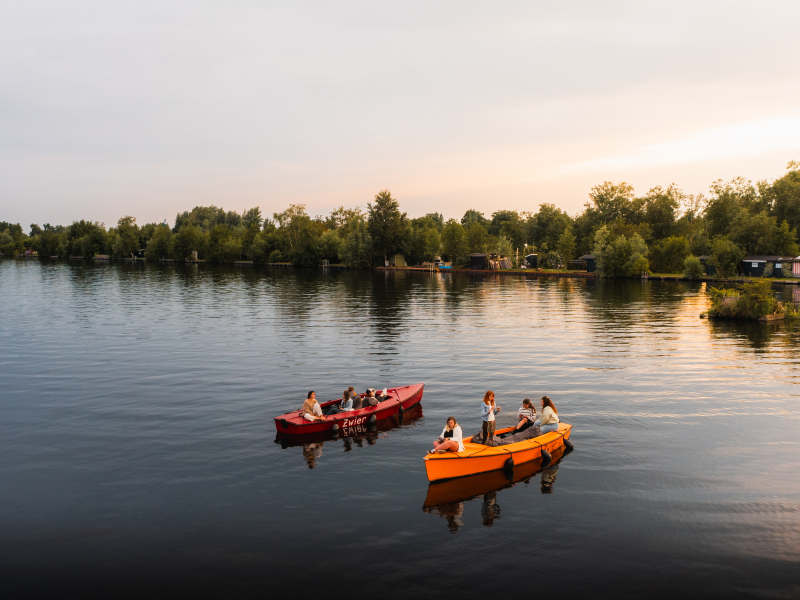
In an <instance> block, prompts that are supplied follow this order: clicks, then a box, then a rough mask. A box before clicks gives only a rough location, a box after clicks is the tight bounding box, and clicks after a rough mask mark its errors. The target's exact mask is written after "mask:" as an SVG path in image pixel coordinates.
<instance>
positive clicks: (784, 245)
mask: <svg viewBox="0 0 800 600" xmlns="http://www.w3.org/2000/svg"><path fill="white" fill-rule="evenodd" d="M773 248H774V252H775V254H780V255H781V256H797V255H798V254H800V248H799V247H798V245H797V230H796V229H792V228H791V227H789V223H788V222H787V221H785V220H784V221H783V222H781V226H780V227H778V230H777V231H776V232H775V244H774V246H773Z"/></svg>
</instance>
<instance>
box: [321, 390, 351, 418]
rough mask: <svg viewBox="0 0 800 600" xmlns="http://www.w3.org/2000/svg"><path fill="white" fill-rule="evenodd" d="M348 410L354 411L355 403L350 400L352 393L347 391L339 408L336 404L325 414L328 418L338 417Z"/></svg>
mask: <svg viewBox="0 0 800 600" xmlns="http://www.w3.org/2000/svg"><path fill="white" fill-rule="evenodd" d="M348 410H353V401H352V400H351V399H350V392H349V391H347V390H345V392H344V395H343V396H342V401H341V402H339V406H336V405H335V404H334V405H333V406H331V407H330V408H329V409H328V412H326V413H325V414H326V415H328V416H330V415H338V414H339V413H343V412H347V411H348Z"/></svg>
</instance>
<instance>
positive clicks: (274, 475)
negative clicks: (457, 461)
mask: <svg viewBox="0 0 800 600" xmlns="http://www.w3.org/2000/svg"><path fill="white" fill-rule="evenodd" d="M0 291H1V292H2V302H1V303H0V390H1V391H0V540H2V541H1V542H0V591H3V592H4V593H6V594H7V593H9V592H11V593H13V594H15V595H19V596H23V595H24V596H26V597H32V596H41V597H53V596H65V595H71V594H74V595H81V596H108V595H113V596H121V595H126V594H130V595H132V596H137V595H144V594H149V593H151V592H154V591H158V592H171V591H174V592H177V591H190V592H192V593H194V594H195V595H205V594H208V595H216V596H219V595H222V594H235V595H236V596H242V595H258V596H269V597H278V596H277V595H278V594H284V593H286V594H293V593H297V592H298V591H300V592H302V593H303V594H321V595H323V596H330V597H338V596H340V595H345V594H347V595H356V594H358V595H363V594H372V595H377V594H380V595H381V596H386V597H439V598H440V597H443V595H444V594H447V593H457V594H459V595H461V594H466V595H467V597H477V595H478V594H498V593H500V594H515V595H516V594H518V593H525V594H526V595H529V594H548V593H559V594H561V595H562V596H563V597H580V596H607V597H612V596H613V597H615V598H619V597H623V598H624V597H641V596H645V595H646V596H649V597H668V596H670V597H672V596H675V595H679V596H682V597H687V596H689V597H737V596H741V597H754V596H760V597H787V598H788V597H798V596H800V480H799V479H798V466H799V465H800V446H799V445H798V434H800V403H799V402H798V393H799V392H800V386H799V385H798V384H800V375H798V363H799V362H800V354H799V353H798V350H799V346H800V344H799V342H800V328H795V327H794V326H792V325H790V324H778V325H744V324H736V323H724V324H719V323H709V322H708V321H705V320H700V319H698V314H699V313H700V312H702V311H703V310H704V309H705V308H706V307H707V305H708V302H707V299H706V296H705V293H704V288H703V287H702V285H701V284H687V283H662V282H656V281H651V282H648V283H641V282H639V281H624V282H604V281H601V282H598V281H581V280H559V279H539V280H537V279H528V280H526V279H524V278H510V277H506V278H500V277H485V278H484V277H468V276H464V275H455V274H449V275H439V274H427V273H426V274H411V273H398V274H384V273H374V274H373V273H356V272H331V273H322V272H317V271H313V270H307V271H301V270H296V271H293V270H271V271H270V270H263V269H255V270H254V269H247V270H244V269H242V270H237V269H226V268H211V267H204V266H199V267H198V266H186V267H183V266H154V265H147V266H140V265H130V264H113V265H94V264H88V263H87V264H83V263H81V264H74V263H71V264H67V263H64V262H61V263H57V262H56V263H45V262H42V263H38V262H30V261H27V262H26V261H19V260H4V261H0ZM782 293H784V294H786V295H787V297H790V296H791V295H792V294H793V293H794V294H795V295H796V294H797V291H795V290H793V289H792V288H788V289H786V290H784V291H783V292H782ZM416 382H425V384H426V387H425V395H424V398H423V401H422V404H421V409H418V410H416V411H414V412H413V413H412V414H409V415H406V417H405V418H404V420H403V422H402V423H400V422H391V423H389V424H388V425H387V426H386V427H381V429H380V430H379V431H376V432H369V431H368V432H365V433H364V434H362V435H360V436H356V437H355V438H352V439H351V438H348V439H337V440H331V439H323V440H316V441H314V440H311V441H309V440H306V441H307V442H308V443H306V444H305V445H303V444H300V445H291V444H287V443H286V442H285V441H284V443H283V444H281V443H280V441H281V440H278V439H276V432H275V426H274V423H273V421H272V417H274V416H275V415H277V414H280V413H283V412H285V411H287V410H290V409H294V408H297V407H298V406H299V405H300V404H301V403H302V401H303V399H304V398H305V393H306V392H307V391H308V390H309V389H314V390H316V391H317V394H318V396H319V397H320V398H321V399H332V398H335V397H338V396H339V395H340V394H341V392H342V390H344V389H345V388H346V387H347V386H348V385H354V386H356V388H357V389H359V390H362V391H363V389H365V388H367V387H376V388H383V387H384V386H392V385H402V384H408V383H416ZM487 389H492V390H494V391H495V393H496V394H497V399H498V403H499V404H500V405H501V406H502V407H503V411H502V412H501V413H500V416H499V419H498V426H505V425H510V424H511V423H513V422H514V421H515V418H514V414H515V412H516V409H517V408H518V406H519V404H520V401H521V400H522V399H523V398H525V397H530V398H538V397H540V396H542V395H543V394H548V395H549V396H550V397H551V398H553V400H554V401H555V403H556V405H557V406H558V409H559V414H560V416H561V418H562V420H564V421H566V422H569V423H572V424H573V425H574V430H573V436H572V439H573V441H574V443H575V451H574V452H572V453H570V454H568V455H565V456H563V457H561V459H560V460H559V461H558V462H557V463H555V464H554V465H553V466H551V467H550V468H548V469H546V470H545V471H544V472H540V470H541V465H536V464H533V465H528V467H526V470H520V469H518V470H517V471H515V474H514V480H513V481H511V482H510V481H508V480H507V479H505V478H503V477H500V478H498V477H497V476H483V477H477V478H472V479H470V480H467V481H462V482H460V483H458V484H457V485H456V484H453V485H449V486H448V485H444V486H442V485H438V484H437V485H435V486H431V487H430V489H429V485H428V481H427V478H426V476H425V470H424V466H423V463H422V456H423V455H424V453H425V451H426V450H427V449H428V448H429V447H430V445H431V441H432V440H433V439H434V438H435V437H436V436H437V435H438V434H439V432H440V431H441V428H442V426H443V423H444V420H445V419H446V417H447V416H448V415H454V416H455V417H456V418H457V419H458V421H459V422H460V423H461V425H462V427H463V428H464V430H465V434H471V433H474V432H475V431H477V430H478V429H479V427H480V409H479V403H480V400H481V398H482V396H483V393H484V392H485V391H486V390H487Z"/></svg>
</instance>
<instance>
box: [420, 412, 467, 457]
mask: <svg viewBox="0 0 800 600" xmlns="http://www.w3.org/2000/svg"><path fill="white" fill-rule="evenodd" d="M463 451H464V442H463V441H462V435H461V427H460V426H459V425H458V423H456V418H455V417H447V425H445V426H444V429H442V435H440V436H439V439H438V440H436V441H435V442H433V450H431V451H430V452H428V454H436V453H437V452H438V453H439V454H444V453H445V452H463Z"/></svg>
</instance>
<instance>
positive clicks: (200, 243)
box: [172, 225, 206, 260]
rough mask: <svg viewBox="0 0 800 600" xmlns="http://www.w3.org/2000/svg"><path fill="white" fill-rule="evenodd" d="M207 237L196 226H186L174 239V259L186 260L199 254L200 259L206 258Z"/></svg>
mask: <svg viewBox="0 0 800 600" xmlns="http://www.w3.org/2000/svg"><path fill="white" fill-rule="evenodd" d="M205 246H206V236H205V234H204V233H203V231H202V230H201V229H200V228H199V227H196V226H195V225H185V226H184V227H183V228H182V229H181V230H180V231H178V233H176V234H175V236H174V237H173V239H172V258H174V259H176V260H184V259H187V258H191V257H192V252H197V255H198V258H201V259H204V258H205Z"/></svg>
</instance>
